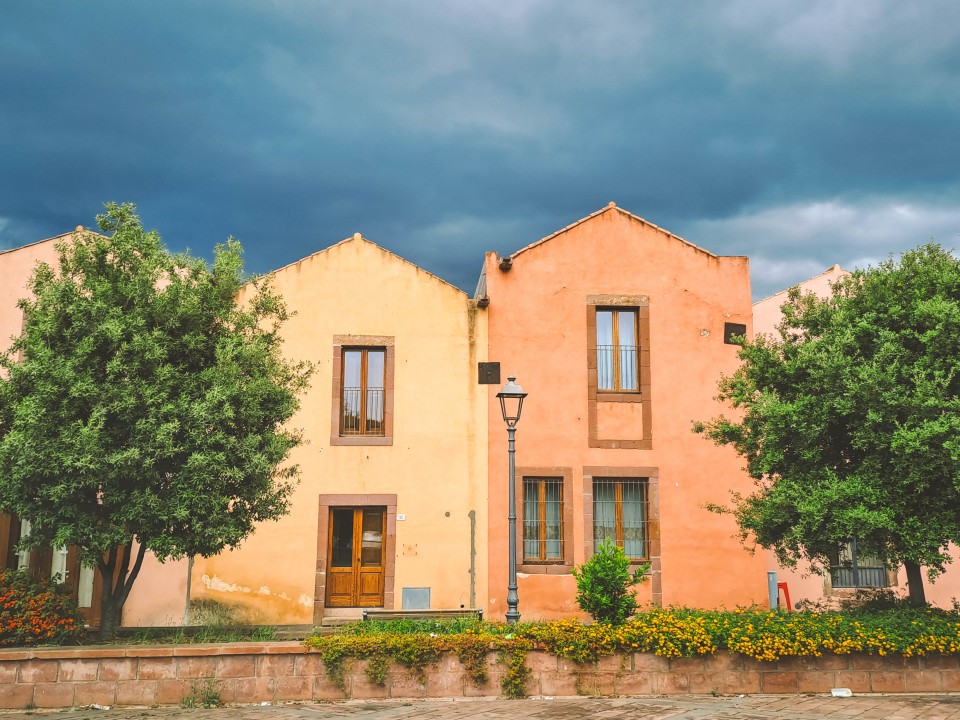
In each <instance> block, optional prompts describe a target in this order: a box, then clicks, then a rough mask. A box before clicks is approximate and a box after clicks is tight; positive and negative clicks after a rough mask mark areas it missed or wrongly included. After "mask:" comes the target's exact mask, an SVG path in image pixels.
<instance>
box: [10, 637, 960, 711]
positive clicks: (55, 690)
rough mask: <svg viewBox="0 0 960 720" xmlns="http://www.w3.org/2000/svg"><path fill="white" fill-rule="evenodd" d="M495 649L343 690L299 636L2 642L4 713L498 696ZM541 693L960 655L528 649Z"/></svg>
mask: <svg viewBox="0 0 960 720" xmlns="http://www.w3.org/2000/svg"><path fill="white" fill-rule="evenodd" d="M497 660H498V657H497V654H496V653H494V652H491V653H489V654H488V656H487V660H486V666H487V674H488V676H489V679H488V682H487V683H486V684H485V685H484V686H482V687H477V686H476V685H474V683H473V682H472V681H471V680H470V678H469V675H468V673H467V672H466V670H465V669H464V667H463V666H462V665H461V664H460V661H459V660H458V659H457V658H456V656H454V655H451V654H448V655H445V656H443V657H442V658H440V660H439V661H438V662H437V663H436V664H434V665H431V666H430V667H428V668H426V669H425V671H424V672H423V674H422V675H418V674H416V673H413V672H411V671H409V670H407V669H405V668H403V667H401V666H397V665H393V666H391V667H390V668H389V669H388V670H387V673H386V677H385V679H384V683H383V684H382V685H377V684H375V683H374V682H372V681H371V680H370V677H369V676H368V675H367V673H366V672H365V671H366V668H367V666H368V662H367V661H366V660H354V661H351V662H348V663H347V664H346V666H345V668H344V670H345V672H344V683H343V689H342V690H341V689H340V688H338V687H337V686H336V685H334V684H333V682H331V680H330V679H329V678H328V677H327V675H326V672H325V668H324V666H323V660H322V657H321V655H320V653H319V652H318V651H315V650H311V649H309V648H307V647H305V646H304V645H302V644H301V643H300V642H297V641H291V642H262V643H252V642H240V643H220V644H192V645H117V646H112V647H103V646H99V647H74V648H35V649H22V648H20V649H5V650H4V649H0V708H7V709H17V708H20V709H22V708H32V707H37V708H68V707H83V706H89V705H92V704H98V705H111V706H130V705H137V706H142V705H147V706H152V705H176V704H179V703H180V702H181V701H182V700H184V699H186V698H190V697H196V693H197V692H198V689H203V688H207V689H209V688H210V687H211V686H212V687H214V688H215V690H216V692H217V693H218V694H219V696H220V699H221V701H222V702H223V703H259V702H263V701H270V702H282V701H288V702H310V701H314V702H316V701H322V700H342V699H344V698H345V697H348V698H356V699H367V698H370V699H374V698H427V697H433V698H441V697H445V698H457V697H477V696H494V697H496V696H499V695H500V694H501V689H500V682H501V680H502V679H503V676H504V673H505V668H504V666H503V665H502V664H500V663H498V662H497ZM526 665H527V667H528V669H529V671H530V676H529V681H528V683H527V686H526V691H527V694H529V695H533V696H537V695H540V696H543V695H551V696H557V697H559V696H567V695H577V694H589V695H632V696H644V695H703V694H711V693H718V694H721V695H733V694H737V695H739V694H741V693H742V694H756V693H765V694H785V695H788V694H797V693H829V692H830V689H831V688H835V687H847V688H850V689H851V690H852V691H853V692H854V693H858V694H859V693H905V692H923V693H937V692H944V693H946V692H960V655H957V654H954V655H927V656H924V657H910V658H904V657H902V656H900V655H890V656H879V655H866V654H854V655H824V656H823V657H800V658H784V659H782V660H780V661H779V662H761V661H758V660H753V659H751V658H747V657H744V656H743V655H737V654H730V653H725V652H724V653H719V654H717V655H703V656H695V657H689V658H664V657H659V656H656V655H650V654H641V653H633V654H628V655H616V656H611V657H603V658H601V659H600V660H599V661H598V662H596V663H593V664H590V665H577V664H575V663H573V662H571V661H569V660H566V659H564V658H559V657H557V656H555V655H551V654H549V653H546V652H544V651H541V650H532V651H530V652H528V653H527V656H526Z"/></svg>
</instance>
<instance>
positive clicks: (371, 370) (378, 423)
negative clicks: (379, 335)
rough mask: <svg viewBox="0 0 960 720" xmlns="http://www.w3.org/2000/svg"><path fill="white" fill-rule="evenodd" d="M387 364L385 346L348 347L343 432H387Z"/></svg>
mask: <svg viewBox="0 0 960 720" xmlns="http://www.w3.org/2000/svg"><path fill="white" fill-rule="evenodd" d="M385 366H386V351H385V349H384V348H344V350H343V369H342V375H341V380H342V382H341V385H340V434H341V435H379V436H382V435H384V395H385V384H384V379H385V373H384V370H385Z"/></svg>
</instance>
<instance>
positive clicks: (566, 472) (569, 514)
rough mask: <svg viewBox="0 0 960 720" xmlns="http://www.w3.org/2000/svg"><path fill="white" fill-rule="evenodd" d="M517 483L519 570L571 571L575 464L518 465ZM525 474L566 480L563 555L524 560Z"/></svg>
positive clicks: (562, 516) (564, 573)
mask: <svg viewBox="0 0 960 720" xmlns="http://www.w3.org/2000/svg"><path fill="white" fill-rule="evenodd" d="M516 473H517V483H516V487H514V491H515V497H514V499H515V501H516V504H517V505H516V506H517V570H518V571H519V572H523V573H528V574H530V575H569V574H570V570H571V569H572V568H573V564H574V563H573V543H574V539H573V512H574V508H573V506H574V503H573V499H574V494H573V468H569V467H530V466H525V467H518V468H517V469H516ZM524 478H559V479H561V480H562V481H563V490H562V492H563V496H562V501H563V511H562V514H561V516H560V517H561V520H560V522H561V523H562V531H563V558H562V559H561V560H557V561H552V562H537V563H530V562H524V558H523V481H524Z"/></svg>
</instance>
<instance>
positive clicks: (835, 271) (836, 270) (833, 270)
mask: <svg viewBox="0 0 960 720" xmlns="http://www.w3.org/2000/svg"><path fill="white" fill-rule="evenodd" d="M849 274H850V271H849V270H844V269H843V268H842V267H840V265H839V263H838V264H835V265H831V266H830V267H828V268H827V269H826V270H824V271H823V272H822V273H819V274H817V275H814V276H813V277H811V278H807V279H806V280H801V281H800V282H795V283H793V285H791V286H790V287H785V288H784V289H783V290H779V291H777V292H775V293H773V295H767V297H765V298H761V299H760V300H757V301H756V302H755V303H753V304H754V305H759V304H760V303H765V302H768V301H770V300H772V299H773V298H775V297H779V296H780V295H786V294H787V293H788V292H790V290H791V289H792V288H795V287H799V288H801V289H806V288H807V285H810V284H811V283H814V282H816V281H817V280H819V279H820V278H823V277H825V276H827V275H834V276H836V277H837V278H838V279H839V278H841V277H843V276H844V275H849ZM831 284H833V283H831Z"/></svg>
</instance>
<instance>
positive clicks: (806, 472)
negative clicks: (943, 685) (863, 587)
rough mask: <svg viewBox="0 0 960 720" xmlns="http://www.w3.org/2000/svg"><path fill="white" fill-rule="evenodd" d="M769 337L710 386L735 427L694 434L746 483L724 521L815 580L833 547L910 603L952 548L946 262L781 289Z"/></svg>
mask: <svg viewBox="0 0 960 720" xmlns="http://www.w3.org/2000/svg"><path fill="white" fill-rule="evenodd" d="M782 311H783V321H782V323H781V324H780V326H779V327H778V330H779V337H777V338H771V337H763V336H760V337H758V338H757V339H756V340H755V341H754V342H752V343H746V344H745V345H744V347H743V348H742V350H741V352H740V358H741V360H742V361H743V364H742V366H741V367H740V369H739V370H738V371H737V372H736V373H734V374H733V375H732V376H730V377H725V378H723V379H722V380H721V383H720V398H721V399H723V400H726V401H728V402H730V403H731V404H732V405H733V407H734V408H736V409H737V410H738V411H739V414H738V416H737V419H728V418H725V417H719V418H715V419H714V420H712V421H710V422H708V423H698V424H695V427H694V430H695V431H698V432H705V433H706V434H707V435H708V436H709V437H710V438H712V439H713V440H714V441H716V442H717V443H718V444H729V445H731V446H733V447H734V448H735V449H736V451H737V452H738V453H739V454H740V455H741V456H743V457H744V458H745V459H746V463H747V465H746V469H747V470H748V472H749V473H750V475H751V476H752V477H753V478H755V480H756V489H755V490H754V491H753V492H752V493H751V494H749V495H746V496H742V495H734V497H733V503H732V507H730V508H727V510H729V511H731V512H732V513H733V514H734V516H735V517H736V519H737V522H738V524H739V526H740V529H741V531H742V533H743V537H744V539H746V538H747V537H748V536H750V535H752V536H753V538H754V539H755V540H756V542H757V543H759V544H760V545H761V546H763V547H767V548H772V549H773V550H774V551H775V552H776V554H777V556H778V558H779V559H780V561H781V562H783V563H785V564H787V565H792V564H795V563H796V561H797V560H799V559H806V560H808V561H810V563H811V564H812V566H813V567H814V568H815V569H818V570H820V571H821V572H822V571H824V570H825V569H826V567H827V566H828V565H829V563H830V558H831V556H833V555H834V554H835V553H836V552H837V550H838V548H839V547H840V545H841V543H842V542H844V541H846V540H848V539H850V538H856V540H857V545H858V548H859V550H860V551H861V552H863V553H865V554H870V555H875V556H878V557H880V558H882V559H883V560H884V561H886V562H887V563H889V564H890V565H891V566H895V565H898V564H901V563H902V564H903V566H904V568H905V569H906V573H907V580H908V584H909V591H910V601H911V603H913V604H918V605H919V604H923V603H924V602H925V595H924V589H923V577H922V575H923V573H922V570H921V568H922V567H926V568H927V570H928V573H929V575H930V577H931V579H933V578H935V577H936V576H937V575H938V574H939V573H941V572H942V571H943V570H944V567H945V565H946V563H948V562H950V560H951V558H950V555H949V554H948V543H951V542H952V543H960V511H958V509H960V262H958V260H957V258H956V257H954V256H953V255H952V254H951V253H950V252H947V251H944V250H943V249H941V248H940V247H939V246H937V245H927V246H924V247H921V248H918V249H915V250H912V251H910V252H906V253H904V254H903V255H902V256H901V258H900V259H899V261H897V260H894V259H892V258H891V259H889V260H887V261H886V262H883V263H881V264H880V265H878V266H877V267H872V268H868V269H866V270H859V271H856V272H854V273H852V274H851V275H850V276H849V277H847V278H845V279H843V280H841V281H840V282H838V283H837V284H836V285H834V287H833V295H832V296H831V297H829V298H825V299H820V298H817V297H815V296H813V295H811V294H806V295H801V294H800V292H799V291H798V290H797V289H796V288H794V289H793V290H792V291H791V292H790V294H789V299H788V301H787V302H786V303H785V304H784V305H783V307H782ZM714 509H719V510H723V508H714Z"/></svg>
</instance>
